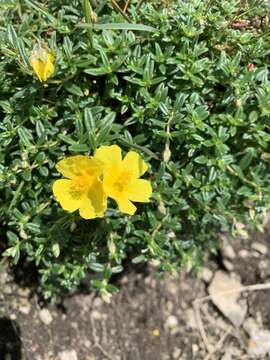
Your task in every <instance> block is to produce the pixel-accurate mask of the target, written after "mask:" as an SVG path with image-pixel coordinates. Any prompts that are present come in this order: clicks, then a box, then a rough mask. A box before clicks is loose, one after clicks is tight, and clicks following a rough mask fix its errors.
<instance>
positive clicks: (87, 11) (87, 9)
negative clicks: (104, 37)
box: [83, 0, 93, 49]
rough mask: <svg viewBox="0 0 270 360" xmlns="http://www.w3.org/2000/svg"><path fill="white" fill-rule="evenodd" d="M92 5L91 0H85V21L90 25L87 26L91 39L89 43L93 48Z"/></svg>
mask: <svg viewBox="0 0 270 360" xmlns="http://www.w3.org/2000/svg"><path fill="white" fill-rule="evenodd" d="M92 12H93V11H92V6H91V4H90V2H89V0H83V13H84V17H85V22H86V23H87V24H89V25H90V27H89V28H87V35H88V39H89V45H90V47H91V49H92V48H93V27H92V25H93V24H92V18H91V14H92Z"/></svg>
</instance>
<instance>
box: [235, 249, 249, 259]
mask: <svg viewBox="0 0 270 360" xmlns="http://www.w3.org/2000/svg"><path fill="white" fill-rule="evenodd" d="M238 255H239V256H240V257H241V258H246V257H248V255H249V254H248V251H247V250H246V249H242V250H239V252H238Z"/></svg>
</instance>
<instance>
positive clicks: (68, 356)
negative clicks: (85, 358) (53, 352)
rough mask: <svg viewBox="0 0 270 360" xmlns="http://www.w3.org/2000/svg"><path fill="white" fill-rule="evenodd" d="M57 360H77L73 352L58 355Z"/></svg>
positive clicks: (63, 352) (68, 351) (67, 351)
mask: <svg viewBox="0 0 270 360" xmlns="http://www.w3.org/2000/svg"><path fill="white" fill-rule="evenodd" d="M58 357H59V360H78V356H77V353H76V351H75V350H66V351H62V352H60V353H59V354H58Z"/></svg>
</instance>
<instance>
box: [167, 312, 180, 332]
mask: <svg viewBox="0 0 270 360" xmlns="http://www.w3.org/2000/svg"><path fill="white" fill-rule="evenodd" d="M177 325H178V319H177V317H176V316H174V315H170V316H168V317H167V320H166V322H165V327H167V328H169V329H173V328H175V327H177Z"/></svg>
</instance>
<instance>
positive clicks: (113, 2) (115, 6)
mask: <svg viewBox="0 0 270 360" xmlns="http://www.w3.org/2000/svg"><path fill="white" fill-rule="evenodd" d="M111 2H112V6H113V8H114V9H115V10H116V11H118V12H119V13H120V14H121V15H122V16H123V18H125V19H126V20H127V21H128V22H129V23H131V20H130V18H129V17H128V16H127V14H125V13H124V11H123V10H122V9H121V8H120V6H119V5H118V4H117V2H116V1H115V0H111Z"/></svg>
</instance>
